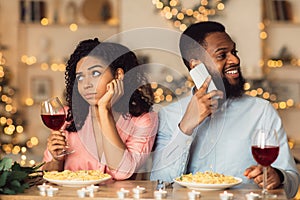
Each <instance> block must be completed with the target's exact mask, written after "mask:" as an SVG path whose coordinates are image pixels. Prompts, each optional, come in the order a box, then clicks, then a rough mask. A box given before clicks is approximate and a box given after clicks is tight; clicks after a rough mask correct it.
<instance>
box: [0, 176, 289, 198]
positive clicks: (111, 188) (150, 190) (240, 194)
mask: <svg viewBox="0 0 300 200" xmlns="http://www.w3.org/2000/svg"><path fill="white" fill-rule="evenodd" d="M156 185H157V183H156V182H155V181H152V182H151V181H107V182H106V183H105V184H101V185H100V187H99V191H97V192H95V193H94V197H92V198H91V197H85V199H118V196H117V191H119V190H120V188H124V189H126V190H129V191H130V192H129V195H128V196H127V197H126V199H133V197H134V196H133V192H132V189H133V188H135V187H137V186H139V187H145V188H146V192H145V193H142V194H141V195H140V197H139V199H154V195H153V194H154V191H155V190H156ZM53 187H57V188H58V189H59V190H58V192H57V193H56V194H55V195H54V196H53V197H48V196H41V195H40V192H39V190H38V188H37V186H33V187H31V188H30V189H27V190H26V191H25V193H24V194H18V195H0V199H1V200H41V199H48V200H50V199H51V200H81V199H82V198H79V197H78V196H77V190H78V189H81V188H71V187H61V186H56V185H53ZM166 190H167V192H168V194H167V197H166V198H165V199H180V200H181V199H189V198H188V192H189V191H191V190H190V189H188V188H184V187H181V186H179V185H178V184H176V183H175V184H173V188H167V189H166ZM222 192H224V191H223V190H216V191H201V198H196V200H197V199H201V200H205V199H210V200H214V199H216V200H220V198H219V194H220V193H222ZM227 192H230V193H233V194H234V200H238V199H242V200H246V197H245V195H246V194H247V193H250V192H255V193H259V192H260V190H259V189H257V188H256V187H253V185H245V184H241V185H239V187H236V188H232V189H228V190H227ZM270 192H271V193H274V194H277V198H276V199H277V200H286V199H287V198H286V195H285V192H284V190H283V189H276V190H272V191H270ZM163 199H164V198H163Z"/></svg>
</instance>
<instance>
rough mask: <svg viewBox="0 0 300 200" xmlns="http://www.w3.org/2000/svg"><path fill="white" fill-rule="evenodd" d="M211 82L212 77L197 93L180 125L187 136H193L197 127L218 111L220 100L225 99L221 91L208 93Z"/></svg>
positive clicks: (207, 79) (208, 78)
mask: <svg viewBox="0 0 300 200" xmlns="http://www.w3.org/2000/svg"><path fill="white" fill-rule="evenodd" d="M210 81H211V76H209V77H207V78H206V80H205V81H204V83H203V85H202V86H201V87H200V88H199V89H198V91H196V92H195V94H194V95H193V97H192V99H191V101H190V102H189V104H188V107H187V109H186V111H185V113H184V116H183V118H182V119H181V122H180V123H179V128H180V130H181V131H182V132H183V133H185V134H187V135H191V134H192V133H193V130H194V128H195V127H197V126H198V125H199V124H200V123H201V122H202V121H203V120H204V119H205V118H206V117H208V116H209V115H211V114H212V113H213V112H215V111H216V109H217V108H218V99H220V98H223V92H222V91H219V90H213V91H211V92H209V93H206V91H207V88H208V86H209V83H210Z"/></svg>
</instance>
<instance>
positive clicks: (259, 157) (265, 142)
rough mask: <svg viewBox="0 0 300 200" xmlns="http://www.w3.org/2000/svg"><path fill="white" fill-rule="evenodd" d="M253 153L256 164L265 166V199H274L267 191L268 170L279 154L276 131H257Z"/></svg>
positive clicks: (253, 142)
mask: <svg viewBox="0 0 300 200" xmlns="http://www.w3.org/2000/svg"><path fill="white" fill-rule="evenodd" d="M251 151H252V155H253V158H254V159H255V160H256V162H257V163H258V164H260V165H262V166H263V189H262V196H263V198H265V199H266V198H268V197H273V196H274V195H273V196H272V195H271V194H269V193H268V191H267V188H266V187H267V168H268V166H270V165H271V164H272V163H273V162H274V161H275V160H276V158H277V156H278V154H279V143H278V136H277V132H276V130H263V129H259V130H256V131H255V133H254V135H253V138H252V146H251Z"/></svg>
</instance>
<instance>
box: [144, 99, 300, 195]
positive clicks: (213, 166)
mask: <svg viewBox="0 0 300 200" xmlns="http://www.w3.org/2000/svg"><path fill="white" fill-rule="evenodd" d="M190 99H191V96H188V97H185V98H183V99H181V100H179V101H178V102H176V103H173V104H170V105H168V106H166V107H164V108H162V109H161V110H160V112H159V131H158V135H157V139H156V144H155V150H154V158H153V159H154V160H153V169H152V173H151V177H150V179H151V180H158V179H159V180H163V181H169V182H171V181H172V180H173V179H174V178H176V177H178V176H180V175H182V174H186V173H195V172H197V171H200V172H204V171H208V170H210V171H211V170H212V171H214V172H217V173H222V174H225V175H232V176H236V177H240V178H242V179H243V182H244V183H253V184H254V182H253V181H252V180H248V179H247V178H246V177H245V176H244V175H243V173H244V171H245V169H246V168H248V167H250V166H251V165H256V164H257V163H256V161H255V160H254V158H253V157H252V153H251V137H252V134H253V133H254V131H255V129H259V128H264V129H269V130H273V129H275V130H276V131H277V133H278V137H279V142H280V149H279V155H278V157H277V159H276V161H275V162H274V163H273V164H272V167H275V168H277V169H279V170H280V171H281V172H282V173H283V175H284V181H283V185H284V189H285V192H286V193H287V196H288V198H291V197H293V196H294V195H295V194H296V192H297V190H298V184H299V180H300V176H299V173H298V171H297V168H296V164H295V161H294V158H293V156H292V155H291V152H290V149H289V146H288V143H287V136H286V133H285V131H284V129H283V126H282V122H281V119H280V117H279V115H278V113H277V111H276V110H275V109H274V108H273V106H272V105H271V104H270V102H269V101H266V100H264V99H261V98H257V97H251V96H247V95H243V96H242V97H241V98H237V99H230V100H227V101H226V102H225V103H224V104H223V105H222V106H221V108H220V109H219V110H218V112H216V113H215V114H214V115H213V116H212V117H209V118H207V119H206V120H205V121H203V122H202V123H201V124H200V125H199V126H198V127H197V128H195V130H194V132H193V134H192V135H191V136H188V135H186V134H184V133H182V132H181V131H180V129H179V127H178V124H179V122H180V121H181V118H182V116H183V114H184V112H185V110H186V107H187V105H188V103H189V101H190Z"/></svg>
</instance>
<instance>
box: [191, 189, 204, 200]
mask: <svg viewBox="0 0 300 200" xmlns="http://www.w3.org/2000/svg"><path fill="white" fill-rule="evenodd" d="M200 194H201V193H200V192H197V191H195V190H192V191H191V192H188V197H189V199H190V200H193V199H196V198H199V197H200Z"/></svg>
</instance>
